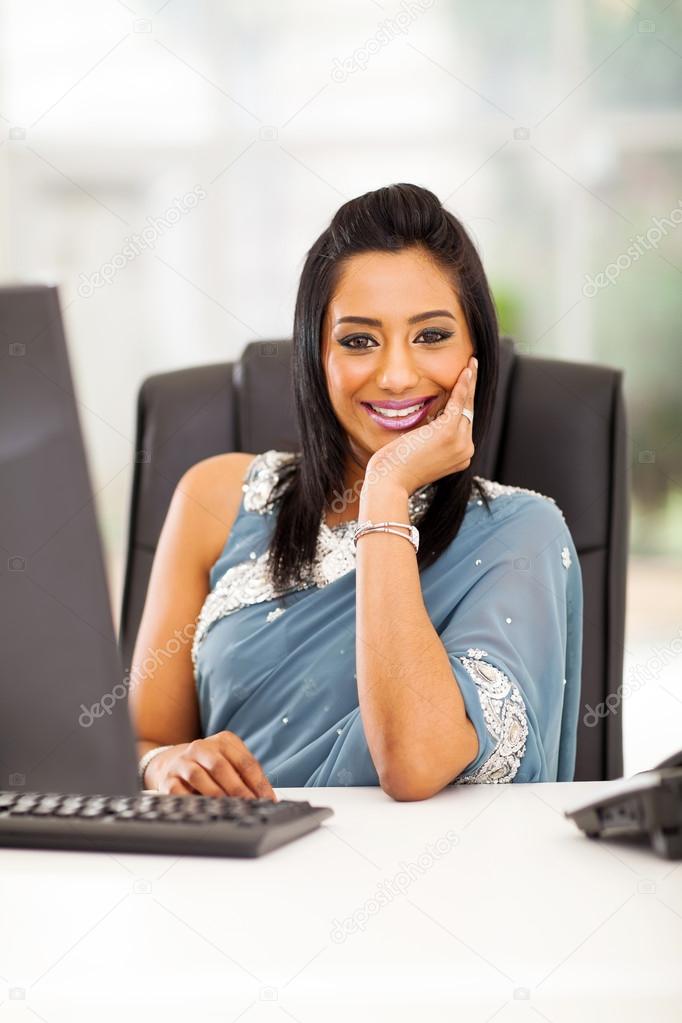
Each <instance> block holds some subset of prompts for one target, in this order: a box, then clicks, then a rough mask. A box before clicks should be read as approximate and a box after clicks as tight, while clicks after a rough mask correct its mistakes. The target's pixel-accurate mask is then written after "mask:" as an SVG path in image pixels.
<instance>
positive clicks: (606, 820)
mask: <svg viewBox="0 0 682 1023" xmlns="http://www.w3.org/2000/svg"><path fill="white" fill-rule="evenodd" d="M564 816H565V817H568V818H569V819H571V820H573V821H574V822H575V824H576V825H577V826H578V827H579V828H580V829H581V831H584V832H585V834H586V835H587V837H588V838H613V837H616V836H632V837H639V838H646V839H648V841H649V842H650V844H651V847H652V849H653V850H654V852H656V853H657V854H658V855H659V856H663V857H665V858H666V859H671V860H679V859H682V749H681V750H679V751H678V752H677V753H673V754H672V756H669V757H667V758H666V759H665V760H662V761H661V763H660V764H657V765H656V767H652V768H651V769H650V770H646V771H638V772H637V774H634V775H633V776H632V777H631V778H619V779H617V780H616V781H612V782H609V783H608V785H607V787H605V788H604V791H603V793H600V794H599V795H598V796H597V798H596V799H595V798H593V799H592V800H590V802H589V803H586V804H584V805H582V806H578V807H575V808H574V809H573V810H566V811H564Z"/></svg>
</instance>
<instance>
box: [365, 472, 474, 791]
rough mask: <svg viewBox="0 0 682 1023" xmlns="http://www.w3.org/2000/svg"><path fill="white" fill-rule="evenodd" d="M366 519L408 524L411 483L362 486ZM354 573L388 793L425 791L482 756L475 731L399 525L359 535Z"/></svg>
mask: <svg viewBox="0 0 682 1023" xmlns="http://www.w3.org/2000/svg"><path fill="white" fill-rule="evenodd" d="M359 519H360V520H361V521H362V520H363V519H371V520H372V521H374V522H382V521H385V520H387V519H392V520H393V521H396V522H409V521H410V519H409V507H408V493H407V491H406V490H404V489H402V488H400V487H397V486H395V485H393V484H392V483H390V482H388V481H383V480H381V481H379V482H377V483H376V484H373V485H371V486H367V484H365V487H363V491H362V494H361V498H360V510H359ZM356 574H357V579H356V613H357V621H356V651H357V681H358V696H359V701H360V711H361V714H362V721H363V727H364V729H365V735H366V737H367V744H368V746H369V749H370V753H371V755H372V760H373V761H374V765H375V767H376V769H377V774H378V775H379V780H380V782H381V787H382V788H383V789H384V790H385V791H386V792H387V793H388V795H390V796H392V797H393V798H394V799H399V800H413V799H427V798H428V797H429V796H431V795H433V794H435V793H436V792H439V791H440V789H442V788H443V787H444V786H445V785H447V784H448V782H449V781H451V780H452V778H453V777H455V776H456V775H458V774H459V773H460V772H461V771H462V770H464V768H465V767H466V766H467V765H468V764H470V763H471V762H472V761H473V760H474V759H475V757H476V756H477V751H478V737H477V734H476V729H475V728H474V726H473V724H472V723H471V721H470V720H469V718H468V717H467V714H466V710H465V706H464V700H463V698H462V694H461V692H460V689H459V686H458V685H457V682H456V680H455V679H454V677H453V672H452V666H451V664H450V660H449V658H448V655H447V653H446V651H445V648H444V647H443V644H442V642H441V640H440V637H439V636H438V633H437V632H436V630H435V629H434V627H433V625H432V623H431V620H430V618H429V616H428V613H427V610H426V607H425V606H424V600H423V597H422V591H421V580H420V577H419V570H418V567H417V558H416V555H415V552H414V548H413V547H412V545H411V544H410V543H408V541H407V540H405V539H403V538H402V537H399V536H395V535H393V534H392V533H369V534H366V535H365V536H362V537H360V538H359V539H358V546H357V556H356Z"/></svg>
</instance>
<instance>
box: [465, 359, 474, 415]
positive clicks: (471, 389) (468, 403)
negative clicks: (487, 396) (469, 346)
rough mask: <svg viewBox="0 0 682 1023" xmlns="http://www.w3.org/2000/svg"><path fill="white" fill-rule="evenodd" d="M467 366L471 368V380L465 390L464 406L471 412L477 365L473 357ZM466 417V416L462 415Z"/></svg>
mask: <svg viewBox="0 0 682 1023" xmlns="http://www.w3.org/2000/svg"><path fill="white" fill-rule="evenodd" d="M469 368H470V369H471V381H470V383H469V387H468V390H467V397H466V403H465V405H464V407H465V408H468V409H471V410H472V412H473V408H474V395H475V393H476V381H477V379H478V365H477V364H476V361H475V357H474V356H473V355H472V357H471V358H470V359H469ZM463 418H464V419H466V416H464V417H463Z"/></svg>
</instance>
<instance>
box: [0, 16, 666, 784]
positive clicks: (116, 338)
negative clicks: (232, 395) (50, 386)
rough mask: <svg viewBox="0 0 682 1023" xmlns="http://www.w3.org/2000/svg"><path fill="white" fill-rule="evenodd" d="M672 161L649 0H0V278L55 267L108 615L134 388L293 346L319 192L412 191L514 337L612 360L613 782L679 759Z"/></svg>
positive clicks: (536, 347) (580, 356) (659, 22)
mask: <svg viewBox="0 0 682 1023" xmlns="http://www.w3.org/2000/svg"><path fill="white" fill-rule="evenodd" d="M681 171H682V9H681V5H680V3H679V2H674V0H670V2H669V0H658V2H656V3H653V2H652V3H649V2H646V0H642V2H636V3H635V2H633V3H630V2H627V0H591V2H587V0H586V2H583V0H517V2H515V3H513V4H510V3H508V2H505V0H478V2H477V3H475V4H474V3H469V4H466V5H464V4H461V3H455V2H451V0H402V2H400V3H395V2H388V0H387V2H384V0H381V2H379V0H344V2H343V3H341V2H339V0H336V2H327V3H325V4H320V3H319V2H318V3H315V2H312V0H288V2H282V0H248V2H247V0H242V2H235V3H230V4H226V3H219V2H210V0H204V2H202V3H193V2H189V0H166V2H163V0H157V2H156V3H151V2H146V0H131V3H124V2H123V0H88V2H87V3H86V2H84V0H83V2H79V0H65V2H62V3H59V4H53V3H48V2H47V0H42V2H38V0H0V279H1V280H2V281H3V282H12V281H17V282H26V281H42V282H44V281H50V282H56V283H58V284H59V286H60V293H61V301H62V307H63V311H64V317H65V321H66V328H67V332H68V340H69V345H70V351H71V358H72V362H73V371H74V374H75V377H76V386H77V389H78V393H79V397H80V402H81V404H80V414H81V423H82V427H83V430H84V432H85V436H86V442H87V445H88V454H89V459H90V466H91V474H92V478H93V483H94V485H95V490H96V492H97V505H98V514H99V518H100V524H101V527H102V530H103V533H104V537H105V543H106V554H107V559H108V566H109V576H110V585H111V592H112V599H113V604H114V609H115V612H116V614H117V615H118V612H119V607H120V600H121V588H122V571H123V563H124V552H125V544H126V533H127V515H128V502H129V498H130V485H131V479H132V468H133V460H134V416H135V401H136V396H137V391H138V388H139V386H140V384H141V382H142V381H143V380H144V378H145V377H147V376H149V375H150V374H153V373H158V372H163V371H165V370H170V369H176V368H180V367H185V366H190V365H196V364H199V363H210V362H220V361H225V360H232V359H235V358H237V357H238V356H239V354H240V352H241V351H242V350H243V348H244V347H245V345H246V344H247V343H248V342H250V341H253V340H257V339H261V338H278V337H286V336H290V335H291V328H292V320H293V307H294V300H295V295H296V289H297V285H298V278H299V275H300V272H301V269H302V266H303V261H304V258H305V253H306V251H307V249H308V248H309V246H310V245H311V244H312V242H313V241H314V240H315V238H316V237H317V236H318V234H319V233H320V232H321V231H322V230H323V229H324V228H325V227H326V226H327V224H328V223H329V220H330V218H331V217H332V216H333V214H334V212H335V211H336V209H337V208H338V207H339V206H340V205H341V204H342V203H343V202H345V201H346V200H347V199H349V198H351V197H353V196H356V195H359V194H361V193H363V192H366V191H369V190H370V189H374V188H378V187H380V186H382V185H387V184H390V183H392V182H398V181H404V182H413V183H415V184H419V185H423V186H425V187H427V188H430V189H431V190H432V191H434V192H435V193H436V194H437V195H438V197H439V198H440V199H441V201H442V202H443V203H444V205H445V206H447V208H448V209H449V210H451V211H452V212H453V213H454V214H455V215H456V216H457V217H459V218H460V219H461V220H462V221H463V222H464V224H465V226H466V227H467V229H468V230H469V232H470V233H471V235H472V236H473V238H474V240H475V242H476V244H477V246H478V248H479V251H480V253H481V255H482V258H483V263H484V266H485V267H486V270H487V273H488V276H489V279H490V282H491V285H492V288H493V292H494V295H495V300H496V304H497V307H498V312H499V317H500V321H501V326H502V329H503V330H504V331H505V332H507V333H510V334H512V335H513V336H514V338H515V339H516V341H517V343H518V346H519V348H520V350H521V351H522V352H526V353H529V354H537V355H542V356H544V357H550V358H558V359H571V360H577V361H586V362H598V363H605V364H608V365H611V366H616V367H620V368H622V369H623V370H624V373H625V391H626V399H627V403H628V413H629V432H630V437H629V448H630V459H631V470H632V484H633V517H632V523H631V557H630V562H629V581H628V614H627V634H626V652H625V670H624V679H623V698H624V767H625V773H626V774H629V773H632V772H634V771H637V770H641V769H644V768H646V767H649V766H651V765H652V764H654V763H655V762H657V761H658V760H660V759H662V758H663V757H664V756H667V755H668V754H669V753H671V752H673V751H674V750H676V749H679V747H680V746H682V383H681V381H682V339H681V338H680V330H679V324H680V320H681V313H682V173H681ZM579 411H580V410H579V408H578V409H576V414H579Z"/></svg>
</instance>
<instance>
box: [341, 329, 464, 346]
mask: <svg viewBox="0 0 682 1023" xmlns="http://www.w3.org/2000/svg"><path fill="white" fill-rule="evenodd" d="M449 337H452V331H448V330H436V329H433V328H432V329H430V330H423V331H422V332H421V334H419V335H418V337H417V340H419V338H423V339H424V340H425V342H426V344H427V345H433V344H437V343H438V342H439V341H444V340H445V339H446V338H449ZM373 340H374V339H373V338H371V337H369V335H368V334H355V335H354V336H353V337H347V338H344V339H343V340H342V341H339V344H340V345H343V347H344V348H351V349H355V350H356V351H357V350H358V349H360V350H363V349H367V348H368V345H363V344H354V343H353V342H355V341H358V342H360V341H373Z"/></svg>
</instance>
